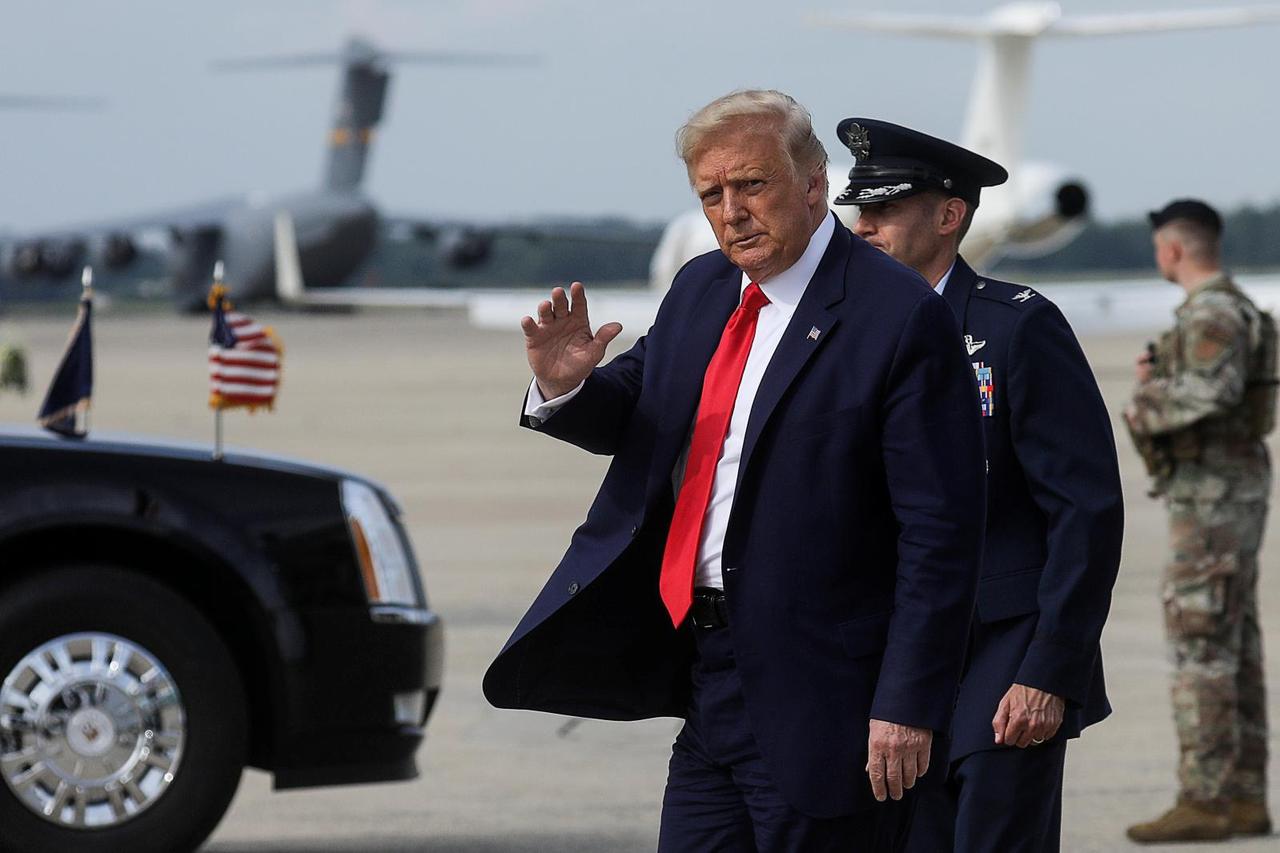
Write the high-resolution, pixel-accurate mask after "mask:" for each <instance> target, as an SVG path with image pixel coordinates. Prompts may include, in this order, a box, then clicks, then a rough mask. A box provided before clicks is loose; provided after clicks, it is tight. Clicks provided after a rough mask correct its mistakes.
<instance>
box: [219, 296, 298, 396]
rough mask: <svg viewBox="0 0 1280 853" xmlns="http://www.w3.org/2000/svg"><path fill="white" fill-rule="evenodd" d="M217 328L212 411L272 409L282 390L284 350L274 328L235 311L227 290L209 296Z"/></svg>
mask: <svg viewBox="0 0 1280 853" xmlns="http://www.w3.org/2000/svg"><path fill="white" fill-rule="evenodd" d="M209 306H210V307H211V308H212V309H213V328H212V329H211V330H210V332H209V408H211V409H233V408H236V407H240V406H244V407H247V408H248V409H249V410H250V411H253V410H255V409H257V408H258V407H259V406H265V407H267V408H268V409H269V408H271V406H272V404H273V403H275V399H276V391H277V390H278V389H279V387H280V368H281V363H282V356H283V354H284V350H283V348H282V347H281V346H280V341H279V339H278V338H277V337H276V335H275V332H273V331H272V330H271V329H270V328H267V327H264V326H262V325H261V324H260V323H258V321H257V320H254V319H253V318H252V317H250V316H249V315H248V314H244V313H242V312H240V311H235V310H233V309H232V306H231V303H230V302H229V301H228V300H227V295H226V288H224V287H222V286H221V285H215V286H214V288H213V291H212V292H211V293H210V294H209Z"/></svg>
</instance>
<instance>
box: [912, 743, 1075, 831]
mask: <svg viewBox="0 0 1280 853" xmlns="http://www.w3.org/2000/svg"><path fill="white" fill-rule="evenodd" d="M1066 756H1067V743H1066V741H1065V740H1064V741H1058V742H1057V743H1050V744H1046V745H1044V746H1030V747H1027V748H1026V749H999V750H991V751H988V752H975V753H973V754H972V755H967V756H965V757H964V758H962V759H960V760H959V761H957V762H955V763H954V764H952V766H951V774H950V776H949V777H948V778H947V779H946V780H945V781H944V782H942V783H941V784H937V783H935V784H932V785H931V784H928V783H924V782H922V783H921V784H920V785H917V791H918V796H919V799H918V800H917V802H916V810H915V815H914V817H913V819H912V824H911V835H910V839H909V841H908V844H907V850H908V851H909V853H953V851H954V853H1057V850H1058V842H1059V839H1060V836H1061V835H1062V771H1063V766H1064V763H1065V761H1066ZM930 775H932V771H930Z"/></svg>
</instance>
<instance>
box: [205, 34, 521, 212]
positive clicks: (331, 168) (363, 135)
mask: <svg viewBox="0 0 1280 853" xmlns="http://www.w3.org/2000/svg"><path fill="white" fill-rule="evenodd" d="M535 61H536V60H535V58H534V57H531V56H527V55H517V54H496V53H458V52H454V51H421V50H418V51H384V50H381V49H379V48H378V47H377V46H375V45H374V44H372V43H371V42H369V41H366V40H364V39H360V38H352V39H350V40H349V41H348V42H347V46H346V49H345V50H344V51H342V52H341V53H325V52H320V53H300V54H294V55H292V56H268V57H255V58H250V59H234V60H224V61H221V62H216V63H214V67H215V68H219V69H222V70H231V71H240V70H246V69H261V68H307V67H314V66H317V65H333V64H341V65H342V66H343V69H344V70H343V74H342V82H341V88H340V90H339V92H338V108H337V114H336V115H335V116H334V120H333V127H332V128H331V129H330V131H329V158H328V162H327V163H326V165H325V178H324V186H325V188H326V189H331V190H338V191H343V192H351V191H354V190H356V189H358V188H359V186H360V183H361V181H363V180H364V171H365V164H366V162H367V160H368V156H369V145H370V143H371V142H372V141H373V136H374V131H375V129H376V128H377V126H378V123H379V122H381V121H382V114H383V108H384V106H385V105H386V97H387V86H388V84H389V83H390V81H391V72H390V70H388V69H389V66H390V65H392V64H396V63H398V64H417V65H435V66H457V65H529V64H531V63H533V62H535Z"/></svg>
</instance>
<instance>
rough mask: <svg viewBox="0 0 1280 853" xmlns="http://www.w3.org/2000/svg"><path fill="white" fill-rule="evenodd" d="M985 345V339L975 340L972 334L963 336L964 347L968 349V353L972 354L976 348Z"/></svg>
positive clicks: (978, 348)
mask: <svg viewBox="0 0 1280 853" xmlns="http://www.w3.org/2000/svg"><path fill="white" fill-rule="evenodd" d="M986 345H987V342H986V341H975V340H974V339H973V335H965V336H964V348H965V349H967V350H968V351H969V355H973V354H974V353H975V352H977V351H978V350H980V349H982V348H983V347H985V346H986Z"/></svg>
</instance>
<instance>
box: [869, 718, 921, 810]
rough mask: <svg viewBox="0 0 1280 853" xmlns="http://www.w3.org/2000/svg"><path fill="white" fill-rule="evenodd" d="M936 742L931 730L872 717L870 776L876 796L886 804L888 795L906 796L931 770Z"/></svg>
mask: <svg viewBox="0 0 1280 853" xmlns="http://www.w3.org/2000/svg"><path fill="white" fill-rule="evenodd" d="M932 745H933V732H931V731H930V730H929V729H918V728H916V727H915V726H904V725H901V724H899V723H886V722H885V721H884V720H872V721H871V732H870V734H869V736H868V737H867V776H868V777H869V778H870V779H871V793H873V794H875V797H876V799H877V800H879V801H880V802H882V803H883V802H884V801H885V797H886V796H888V797H892V798H893V799H895V800H900V799H902V792H903V791H906V790H910V789H911V787H912V786H914V785H915V784H916V779H918V778H920V777H921V776H923V775H924V774H925V772H926V771H928V769H929V748H930V747H931V746H932Z"/></svg>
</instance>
